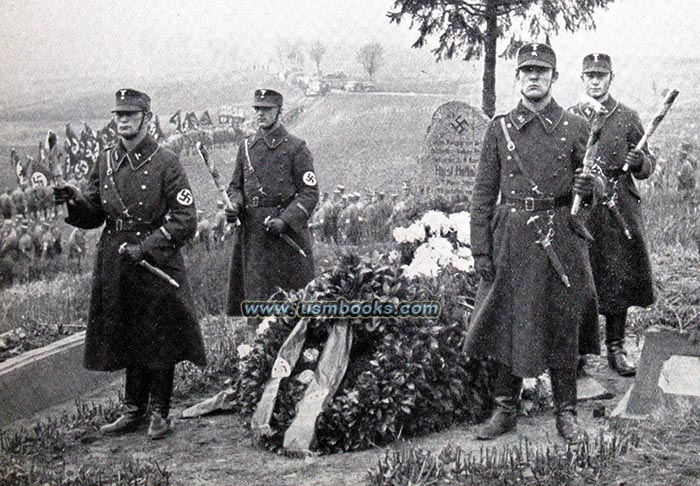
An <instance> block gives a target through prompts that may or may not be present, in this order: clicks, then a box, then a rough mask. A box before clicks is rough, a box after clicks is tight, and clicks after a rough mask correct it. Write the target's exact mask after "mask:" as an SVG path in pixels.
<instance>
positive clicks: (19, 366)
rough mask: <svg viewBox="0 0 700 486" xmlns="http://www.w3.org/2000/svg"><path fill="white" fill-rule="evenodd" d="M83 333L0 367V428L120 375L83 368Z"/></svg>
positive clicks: (36, 350) (19, 357)
mask: <svg viewBox="0 0 700 486" xmlns="http://www.w3.org/2000/svg"><path fill="white" fill-rule="evenodd" d="M84 346H85V332H84V331H83V332H80V333H77V334H73V335H71V336H68V337H66V338H64V339H61V340H60V341H56V342H54V343H51V344H49V345H48V346H44V347H43V348H38V349H33V350H31V351H27V352H26V353H23V354H22V355H20V356H17V357H16V358H12V359H9V360H7V361H5V362H3V363H0V426H3V425H6V424H9V423H11V422H13V421H15V420H19V419H21V418H24V417H27V416H29V415H31V414H33V413H35V412H37V411H39V410H43V409H45V408H47V407H50V406H51V405H55V404H58V403H62V402H66V401H69V400H75V399H78V398H80V396H81V395H82V394H84V393H86V392H88V391H91V390H94V389H95V388H97V387H99V386H102V385H106V384H108V383H111V382H113V381H114V380H116V379H117V378H119V377H120V376H121V375H122V373H119V372H115V373H109V372H102V371H89V370H86V369H85V368H83V350H84Z"/></svg>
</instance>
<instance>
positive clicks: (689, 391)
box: [618, 330, 700, 418]
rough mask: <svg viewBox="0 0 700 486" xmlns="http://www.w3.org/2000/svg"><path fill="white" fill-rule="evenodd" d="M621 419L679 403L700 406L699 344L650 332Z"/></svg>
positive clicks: (678, 335) (677, 335) (667, 333)
mask: <svg viewBox="0 0 700 486" xmlns="http://www.w3.org/2000/svg"><path fill="white" fill-rule="evenodd" d="M625 398H626V400H623V402H624V403H621V405H623V406H624V410H622V407H620V408H621V409H620V410H619V411H618V412H619V414H620V416H622V418H624V416H630V417H635V418H637V417H644V416H646V415H649V414H650V413H653V412H655V411H658V410H660V409H663V408H667V407H674V406H676V405H681V404H694V405H700V344H698V343H692V342H690V341H689V340H688V336H687V334H681V333H679V332H673V331H661V330H650V331H647V333H646V336H645V337H644V348H643V349H642V355H641V357H640V359H639V365H638V366H637V376H636V377H635V380H634V385H633V386H632V387H631V389H630V391H629V392H628V394H627V396H626V397H625Z"/></svg>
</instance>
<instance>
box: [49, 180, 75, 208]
mask: <svg viewBox="0 0 700 486" xmlns="http://www.w3.org/2000/svg"><path fill="white" fill-rule="evenodd" d="M79 195H80V190H79V189H78V188H77V187H75V186H71V185H70V184H66V185H64V186H60V187H56V186H54V188H53V200H54V202H55V203H56V204H64V203H67V202H68V201H74V200H76V199H77V198H78V196H79Z"/></svg>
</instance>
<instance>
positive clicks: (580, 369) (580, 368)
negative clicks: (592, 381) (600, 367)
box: [576, 355, 588, 378]
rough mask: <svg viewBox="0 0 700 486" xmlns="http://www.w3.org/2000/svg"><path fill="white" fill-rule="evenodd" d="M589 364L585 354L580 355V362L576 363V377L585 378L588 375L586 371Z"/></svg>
mask: <svg viewBox="0 0 700 486" xmlns="http://www.w3.org/2000/svg"><path fill="white" fill-rule="evenodd" d="M587 364H588V359H587V358H586V357H585V356H583V355H579V357H578V364H577V365H576V378H583V377H584V376H588V373H586V365H587Z"/></svg>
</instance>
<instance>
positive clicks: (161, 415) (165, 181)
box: [54, 89, 206, 439]
mask: <svg viewBox="0 0 700 486" xmlns="http://www.w3.org/2000/svg"><path fill="white" fill-rule="evenodd" d="M112 112H113V113H114V120H115V122H116V123H117V129H118V133H119V140H118V142H117V144H116V145H114V146H111V147H108V148H106V149H105V150H104V151H103V152H102V153H101V154H100V157H99V159H98V160H97V162H96V164H95V165H94V167H93V169H92V171H91V172H90V175H89V177H88V183H87V186H86V188H85V190H84V191H82V192H80V191H79V190H78V189H77V188H75V187H72V186H69V185H65V186H62V187H57V188H55V189H54V193H55V200H56V203H57V204H62V203H67V206H68V217H67V218H66V222H67V223H69V224H71V225H73V226H76V227H78V228H84V229H92V228H98V227H100V226H102V225H103V224H104V229H103V231H102V235H101V237H100V240H99V243H98V246H97V256H96V259H95V266H94V270H93V279H92V296H91V299H90V310H89V314H88V323H87V332H86V337H85V357H84V365H85V367H86V368H88V369H91V370H101V371H113V370H119V369H123V368H126V386H125V393H124V405H123V414H122V415H121V416H120V417H119V418H118V419H117V420H116V421H115V422H113V423H111V424H108V425H105V426H103V427H102V429H101V430H102V431H103V432H104V433H123V432H127V431H131V430H134V429H136V428H137V427H138V426H139V425H140V424H141V423H142V421H143V420H144V419H146V418H147V417H148V413H147V412H148V410H149V399H150V424H149V427H148V436H149V437H150V438H152V439H159V438H162V437H164V436H165V435H167V434H168V433H169V432H170V430H171V429H170V423H169V421H168V419H167V417H168V412H169V409H170V398H171V394H172V387H173V374H174V369H175V364H176V363H178V362H180V361H185V360H188V361H191V362H192V363H194V364H196V365H199V366H204V365H205V364H206V357H205V351H204V345H203V341H202V335H201V332H200V329H199V324H198V322H197V320H196V318H195V310H194V306H193V301H192V296H191V293H190V288H189V284H188V282H187V274H186V270H185V264H184V261H183V258H182V255H181V253H180V248H181V247H182V245H183V244H184V243H185V242H186V241H187V240H189V239H190V238H191V237H192V236H193V235H194V233H195V230H196V228H197V216H196V209H195V204H194V198H193V195H192V190H191V188H190V184H189V182H188V180H187V176H186V174H185V171H184V170H183V168H182V166H181V165H180V162H179V160H178V157H177V156H176V155H175V154H174V153H173V152H171V151H169V150H167V149H165V148H163V147H162V146H160V145H159V144H158V142H156V141H155V140H154V139H153V138H152V137H151V136H150V135H149V134H148V122H149V121H150V119H151V118H152V116H153V115H152V113H151V100H150V98H149V97H148V96H147V95H146V94H145V93H142V92H140V91H136V90H133V89H121V90H119V91H117V93H116V106H115V107H114V109H113V110H112ZM143 261H145V262H147V263H148V264H150V265H152V266H154V267H155V268H156V269H160V270H162V271H163V272H165V273H166V274H167V275H169V276H170V277H171V278H172V279H174V280H175V282H176V283H177V284H179V287H176V286H175V285H173V284H171V283H168V281H167V280H166V279H164V278H162V276H157V275H156V274H155V273H153V272H151V271H148V270H147V269H146V268H144V264H143V263H141V262H143Z"/></svg>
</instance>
